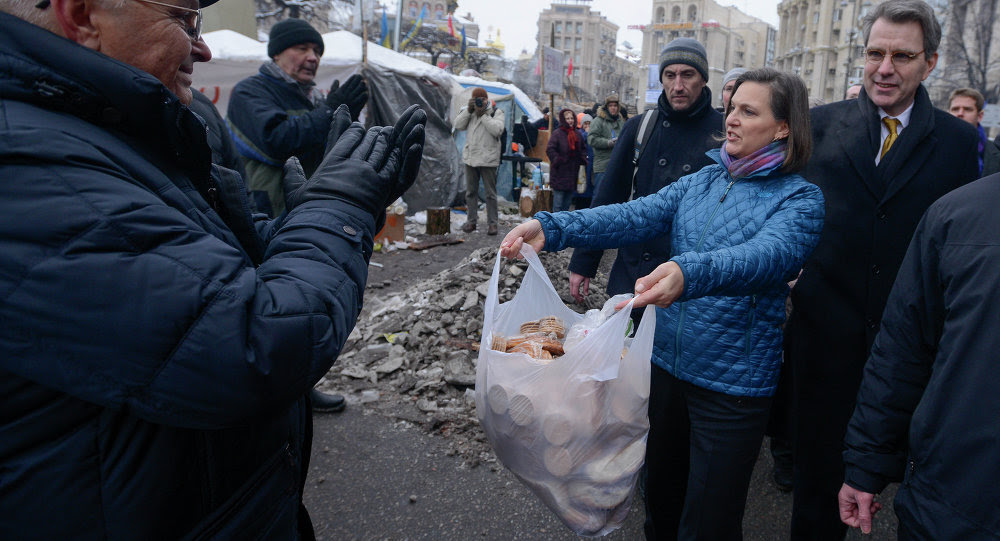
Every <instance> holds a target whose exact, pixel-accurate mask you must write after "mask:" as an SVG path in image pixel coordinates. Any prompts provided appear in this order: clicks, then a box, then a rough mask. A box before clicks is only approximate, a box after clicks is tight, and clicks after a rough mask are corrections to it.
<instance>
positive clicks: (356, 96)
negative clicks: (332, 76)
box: [326, 73, 368, 120]
mask: <svg viewBox="0 0 1000 541" xmlns="http://www.w3.org/2000/svg"><path fill="white" fill-rule="evenodd" d="M366 103H368V85H367V83H365V80H364V78H362V77H361V75H358V74H356V73H355V74H354V75H351V76H350V77H349V78H348V79H347V81H346V82H345V83H344V84H343V86H341V84H340V81H339V80H334V81H333V84H332V85H330V93H329V94H327V95H326V104H327V105H329V106H330V108H331V109H337V108H338V107H340V106H341V105H346V106H347V107H348V108H349V109H350V110H351V120H357V119H358V115H360V114H361V109H363V108H364V106H365V104H366Z"/></svg>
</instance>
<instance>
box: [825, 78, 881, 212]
mask: <svg viewBox="0 0 1000 541" xmlns="http://www.w3.org/2000/svg"><path fill="white" fill-rule="evenodd" d="M862 100H864V102H867V99H865V98H864V96H861V97H859V98H858V103H857V105H858V106H857V107H850V108H849V109H848V114H846V115H844V117H843V118H842V119H841V121H840V126H839V127H838V128H837V139H839V143H840V147H841V149H842V150H843V155H844V156H847V160H848V161H849V162H850V163H851V166H852V167H853V168H854V171H855V172H856V173H857V175H858V176H859V177H860V178H861V180H862V181H863V183H864V185H865V187H866V188H867V189H868V191H869V192H870V193H871V194H872V197H874V198H875V200H880V199H881V198H882V194H883V192H884V191H885V188H884V186H883V185H882V183H881V182H880V181H878V180H877V179H876V178H875V154H874V153H873V151H872V149H874V148H875V147H877V146H878V141H879V138H880V136H881V134H880V133H879V131H878V130H879V127H878V125H877V123H876V124H873V122H872V119H871V112H870V111H869V110H867V109H866V108H865V107H864V106H863V105H864V102H863V101H862Z"/></svg>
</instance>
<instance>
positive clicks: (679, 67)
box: [660, 38, 708, 110]
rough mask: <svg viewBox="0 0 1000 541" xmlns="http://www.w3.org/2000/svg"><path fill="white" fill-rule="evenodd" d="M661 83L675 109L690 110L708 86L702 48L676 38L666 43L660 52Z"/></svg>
mask: <svg viewBox="0 0 1000 541" xmlns="http://www.w3.org/2000/svg"><path fill="white" fill-rule="evenodd" d="M692 68H693V69H692ZM699 76H700V77H699ZM660 81H661V82H662V83H663V90H664V91H665V92H666V93H667V100H668V101H669V102H670V105H671V106H673V108H674V109H676V110H684V109H687V108H688V107H690V106H691V104H693V103H694V101H695V100H697V99H698V98H699V97H700V95H701V89H702V88H704V87H705V85H706V84H708V56H707V54H706V53H705V47H704V46H702V44H701V43H698V41H697V40H695V39H693V38H677V39H675V40H673V41H671V42H670V43H668V44H667V46H666V47H664V48H663V50H662V51H660Z"/></svg>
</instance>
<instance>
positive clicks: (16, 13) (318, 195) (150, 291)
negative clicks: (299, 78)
mask: <svg viewBox="0 0 1000 541" xmlns="http://www.w3.org/2000/svg"><path fill="white" fill-rule="evenodd" d="M212 1H213V0H203V2H202V3H201V4H200V5H199V2H198V1H196V0H168V1H167V2H160V1H159V0H157V1H155V2H154V1H153V0H137V1H133V2H125V3H118V2H110V3H108V2H83V1H78V0H44V1H42V2H37V0H4V1H3V2H0V28H2V29H3V31H2V32H0V178H2V179H6V180H7V181H4V182H0V215H3V216H4V217H5V219H4V220H0V253H3V257H2V258H0V292H2V294H0V295H2V299H3V301H2V302H0V412H2V414H0V539H309V538H312V537H313V532H312V529H311V526H310V524H309V519H308V514H307V513H306V512H305V510H304V508H303V507H302V487H303V484H304V482H305V477H306V473H307V466H308V462H309V450H310V441H309V437H310V433H311V425H310V417H309V414H308V413H309V410H308V404H307V402H306V399H305V393H306V391H307V390H308V389H309V388H310V387H311V386H312V385H313V384H315V382H316V381H318V380H319V379H320V378H321V377H322V376H323V374H325V373H326V371H327V370H328V369H329V367H330V365H331V364H332V363H333V361H334V359H336V357H337V354H338V353H339V351H340V349H341V348H342V347H343V344H344V342H345V341H346V339H347V336H348V334H350V331H351V329H352V328H353V327H354V324H355V322H356V319H357V316H358V313H359V312H360V310H361V305H362V297H363V293H364V288H365V281H366V279H367V272H368V270H367V269H368V259H369V258H370V256H371V250H372V245H373V240H372V238H373V236H374V234H375V231H377V229H376V226H377V224H378V223H379V222H380V221H382V220H383V219H384V213H385V207H386V205H387V204H388V201H391V200H392V199H394V198H395V197H397V196H398V195H399V194H401V193H402V192H403V191H405V190H406V189H407V187H409V186H410V185H411V184H412V182H413V180H414V179H415V178H416V173H417V168H418V166H419V162H420V155H421V153H422V143H423V125H424V123H425V122H426V116H425V115H424V114H423V112H421V111H419V110H417V109H416V108H415V107H413V108H411V109H410V110H409V111H408V112H406V113H404V114H403V115H402V117H401V119H400V122H398V123H397V125H396V126H395V127H393V128H372V129H371V130H370V131H368V132H367V133H366V132H365V131H364V129H363V128H362V127H361V126H360V125H358V124H354V125H352V124H351V121H350V113H349V112H348V110H347V107H341V108H339V109H338V110H337V112H336V113H335V114H334V115H333V121H332V123H331V125H330V130H329V135H328V137H327V140H328V143H329V146H330V148H329V150H328V151H327V152H326V155H325V157H324V158H323V161H322V163H321V164H320V165H319V166H318V167H317V169H316V172H315V173H314V174H313V175H312V176H310V177H309V178H306V176H305V175H304V174H303V173H302V168H301V167H300V166H299V165H298V163H297V161H296V160H290V161H289V162H288V163H287V164H286V166H285V168H284V175H283V181H284V185H285V187H286V189H287V191H288V194H289V196H288V199H287V202H288V212H287V213H286V214H285V215H284V216H282V217H281V218H280V219H277V220H267V219H266V218H265V217H263V216H262V215H255V216H251V214H250V212H249V207H250V205H249V201H248V199H247V195H246V190H245V189H244V188H243V185H242V179H241V178H240V177H239V176H238V175H236V174H235V173H233V171H231V170H229V169H225V168H221V167H216V166H213V164H212V154H211V151H210V149H209V146H208V144H207V138H206V130H205V124H204V123H203V122H202V120H201V119H200V118H199V117H198V116H196V115H195V114H194V113H193V112H192V111H191V110H190V109H189V108H188V107H187V105H188V104H190V103H191V100H192V95H191V74H192V72H193V70H194V66H195V63H197V62H206V61H208V60H209V59H210V58H211V52H210V51H209V49H208V46H207V45H205V42H204V41H203V40H202V39H201V35H200V31H201V12H200V8H202V7H205V6H207V5H209V4H211V3H212ZM137 29H141V30H142V31H141V32H139V31H137ZM223 177H225V178H223Z"/></svg>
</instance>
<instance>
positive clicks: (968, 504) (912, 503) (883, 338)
mask: <svg viewBox="0 0 1000 541" xmlns="http://www.w3.org/2000/svg"><path fill="white" fill-rule="evenodd" d="M998 201H1000V174H997V175H992V176H990V177H987V178H984V179H982V180H979V181H977V182H974V183H972V184H969V185H967V186H964V187H962V188H959V189H957V190H955V191H953V192H951V193H949V194H948V195H945V196H944V197H942V198H941V199H940V200H938V201H937V202H936V203H934V204H933V205H931V208H930V209H928V211H927V214H926V215H925V216H924V218H923V220H922V221H921V222H920V224H919V225H918V226H917V230H916V233H914V236H913V242H912V243H910V248H909V250H908V251H907V253H906V257H905V259H904V260H903V264H902V266H901V268H900V271H899V275H898V277H897V279H896V283H895V284H894V285H893V288H892V293H891V295H890V296H889V301H888V304H887V306H886V309H885V316H884V318H883V319H882V328H881V330H880V331H879V333H878V335H877V337H876V338H875V345H874V346H873V347H872V354H871V357H869V359H868V363H867V364H866V366H865V373H864V380H863V382H862V384H861V391H860V392H859V393H858V404H857V408H856V409H855V412H854V416H853V417H852V418H851V423H850V425H849V427H848V429H847V436H846V438H845V443H846V445H847V451H845V452H844V462H845V464H846V466H847V469H846V477H845V479H846V482H847V483H848V484H849V485H851V486H853V487H855V488H858V489H860V490H863V491H866V492H870V493H878V492H880V491H881V490H882V489H883V488H885V486H886V485H887V484H888V483H890V482H893V481H903V484H902V485H900V487H899V491H898V492H897V494H896V501H895V510H896V513H897V514H898V515H899V517H900V520H901V521H902V522H903V523H905V525H906V526H907V528H908V529H909V530H911V531H913V532H914V533H917V534H919V536H920V537H921V538H923V539H934V540H942V541H944V540H956V541H958V540H967V539H1000V483H998V482H997V481H998V479H1000V459H998V457H1000V392H998V390H1000V370H998V368H1000V363H998V359H1000V332H998V330H1000V302H998V300H1000V273H998V269H1000V213H998V212H997V202H998Z"/></svg>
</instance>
